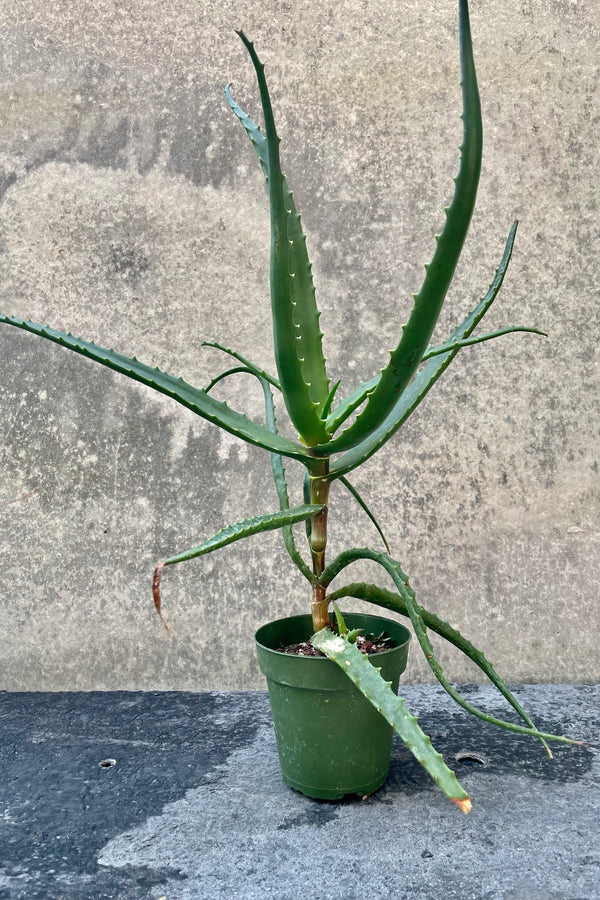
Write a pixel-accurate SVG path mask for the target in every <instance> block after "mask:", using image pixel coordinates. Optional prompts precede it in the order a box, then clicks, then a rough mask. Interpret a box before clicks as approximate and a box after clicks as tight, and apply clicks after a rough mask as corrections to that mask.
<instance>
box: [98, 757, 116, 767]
mask: <svg viewBox="0 0 600 900" xmlns="http://www.w3.org/2000/svg"><path fill="white" fill-rule="evenodd" d="M116 764H117V761H116V759H101V760H100V762H99V763H98V765H99V766H100V768H101V769H112V767H113V766H116Z"/></svg>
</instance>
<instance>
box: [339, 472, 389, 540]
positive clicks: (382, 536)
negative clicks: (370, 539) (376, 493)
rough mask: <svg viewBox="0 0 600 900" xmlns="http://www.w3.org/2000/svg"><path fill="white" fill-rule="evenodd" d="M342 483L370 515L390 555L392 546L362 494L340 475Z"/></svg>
mask: <svg viewBox="0 0 600 900" xmlns="http://www.w3.org/2000/svg"><path fill="white" fill-rule="evenodd" d="M340 481H341V483H342V484H343V485H344V487H345V488H347V490H349V491H350V493H351V494H352V496H353V497H354V499H355V500H356V501H357V503H358V504H359V506H361V507H362V509H363V510H364V512H365V513H366V514H367V515H368V517H369V518H370V520H371V522H372V523H373V525H374V526H375V528H376V529H377V531H378V533H379V537H380V538H381V540H382V541H383V543H384V546H385V549H386V550H387V552H388V553H389V552H390V546H389V544H388V542H387V540H386V537H385V534H384V533H383V530H382V528H381V525H380V524H379V522H378V521H377V519H376V518H375V516H374V515H373V513H372V512H371V510H370V509H369V507H368V506H367V504H366V503H365V501H364V500H363V498H362V497H361V496H360V494H359V493H358V491H357V490H356V488H355V487H354V486H353V485H351V484H350V482H349V481H348V479H347V478H344V476H343V475H340Z"/></svg>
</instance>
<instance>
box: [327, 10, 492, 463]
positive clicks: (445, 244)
mask: <svg viewBox="0 0 600 900" xmlns="http://www.w3.org/2000/svg"><path fill="white" fill-rule="evenodd" d="M459 37H460V62H461V75H462V81H461V85H462V98H463V115H462V118H463V122H464V130H463V142H462V145H461V160H460V168H459V172H458V175H457V176H456V178H455V191H454V197H453V199H452V203H451V204H450V206H449V207H448V208H447V210H446V216H447V218H446V223H445V225H444V228H443V230H442V233H441V234H440V235H439V237H438V238H437V246H436V249H435V253H434V255H433V259H432V260H431V263H430V264H429V265H428V266H426V274H425V279H424V281H423V285H422V287H421V290H420V291H419V293H418V294H415V296H414V306H413V309H412V312H411V314H410V317H409V319H408V322H407V323H406V325H404V326H403V328H402V338H401V340H400V342H399V344H398V346H397V347H396V349H395V350H393V351H392V352H391V354H390V361H389V363H388V365H387V366H386V367H385V369H383V371H382V373H381V377H380V378H379V380H378V382H377V386H376V387H375V389H374V390H373V391H372V392H371V393H369V395H368V397H367V402H366V405H365V408H364V409H363V410H361V412H360V413H359V414H358V416H357V417H356V420H355V421H354V422H353V424H352V425H351V426H350V427H349V428H347V429H346V430H345V431H343V432H342V434H341V435H340V436H339V437H336V438H334V439H333V440H332V441H331V442H329V443H327V444H325V445H323V446H321V447H316V448H314V449H313V452H314V453H315V455H322V456H329V455H331V454H332V453H339V452H340V451H343V450H349V449H351V448H352V447H354V446H355V445H356V444H358V443H360V442H361V441H362V440H364V439H365V438H366V437H368V436H369V435H370V434H372V432H373V431H375V430H376V429H377V428H379V427H380V426H381V425H382V423H383V422H384V421H385V419H386V418H387V416H388V415H390V413H391V412H392V411H393V409H394V407H395V406H396V404H397V403H398V400H399V398H400V397H401V395H402V393H403V392H404V390H405V389H406V387H407V386H408V384H409V383H410V381H411V379H412V377H413V376H414V374H415V372H416V371H417V368H418V366H419V364H420V362H421V358H422V356H423V353H424V352H425V350H426V348H427V344H428V343H429V340H430V338H431V335H432V334H433V330H434V328H435V325H436V322H437V320H438V316H439V314H440V311H441V308H442V305H443V303H444V299H445V297H446V293H447V291H448V288H449V287H450V282H451V281H452V277H453V275H454V271H455V269H456V265H457V263H458V259H459V257H460V254H461V251H462V247H463V244H464V241H465V237H466V235H467V231H468V229H469V224H470V221H471V215H472V213H473V208H474V206H475V197H476V195H477V186H478V183H479V174H480V171H481V152H482V145H483V132H482V124H481V106H480V102H479V91H478V89H477V78H476V75H475V64H474V61H473V48H472V45H471V32H470V27H469V11H468V6H467V0H459Z"/></svg>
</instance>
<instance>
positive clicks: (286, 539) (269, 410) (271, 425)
mask: <svg viewBox="0 0 600 900" xmlns="http://www.w3.org/2000/svg"><path fill="white" fill-rule="evenodd" d="M238 373H244V374H246V375H254V377H255V378H257V379H258V380H259V382H260V385H261V387H262V389H263V394H264V397H265V418H266V425H267V428H268V429H269V431H270V432H271V434H277V433H278V431H277V420H276V418H275V404H274V402H273V394H272V391H271V388H270V386H269V382H268V381H267V380H266V379H265V378H263V377H262V375H260V374H259V373H258V372H257V371H256V368H255V367H253V368H252V369H249V368H248V367H247V366H235V367H234V368H233V369H228V370H227V371H226V372H221V374H220V375H217V376H216V377H215V378H213V380H212V381H211V382H210V384H209V385H208V387H207V388H206V391H207V393H208V391H210V390H211V388H213V387H214V386H215V384H218V382H219V381H221V380H223V379H224V378H227V377H228V376H229V375H235V374H238ZM270 457H271V471H272V473H273V480H274V482H275V490H276V491H277V497H278V498H279V508H280V509H289V508H290V501H289V496H288V487H287V480H286V477H285V468H284V466H283V458H282V457H281V455H280V454H279V453H271V454H270ZM307 521H309V520H307ZM281 533H282V536H283V543H284V545H285V548H286V550H287V552H288V554H289V556H290V558H291V560H292V562H293V563H294V565H296V566H297V567H298V569H299V570H300V571H301V572H302V574H303V575H304V577H305V578H307V579H308V581H310V583H311V584H314V582H315V580H316V579H315V576H314V575H313V573H312V572H311V570H310V569H309V567H308V566H307V565H306V563H305V562H304V560H303V559H302V557H301V556H300V553H299V552H298V550H297V548H296V542H295V540H294V533H293V531H292V526H291V525H283V526H282V529H281Z"/></svg>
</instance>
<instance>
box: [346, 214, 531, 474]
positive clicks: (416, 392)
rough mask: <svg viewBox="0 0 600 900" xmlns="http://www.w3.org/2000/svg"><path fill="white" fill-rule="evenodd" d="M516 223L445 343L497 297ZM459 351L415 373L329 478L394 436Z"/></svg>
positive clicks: (465, 331)
mask: <svg viewBox="0 0 600 900" xmlns="http://www.w3.org/2000/svg"><path fill="white" fill-rule="evenodd" d="M517 224H518V223H517V222H514V223H513V226H512V228H511V229H510V233H509V235H508V239H507V241H506V246H505V248H504V253H503V256H502V260H501V261H500V265H499V266H498V268H497V270H496V274H495V276H494V279H493V281H492V283H491V285H490V286H489V288H488V290H487V292H486V293H485V295H484V297H482V299H481V300H480V301H479V303H478V304H477V306H475V307H474V308H473V309H472V310H471V312H470V313H469V314H468V315H467V316H466V317H465V319H464V320H463V321H462V322H461V324H460V325H458V326H457V327H456V328H455V329H454V331H453V332H452V334H451V335H450V338H449V339H448V341H447V343H448V344H453V343H456V342H457V341H460V340H463V339H464V338H467V337H469V335H471V334H472V332H473V331H474V330H475V328H476V327H477V325H478V324H479V322H480V321H481V320H482V318H483V317H484V315H485V314H486V312H487V311H488V309H489V308H490V306H491V305H492V303H493V302H494V300H495V299H496V297H497V296H498V292H499V291H500V288H501V287H502V282H503V281H504V276H505V275H506V270H507V268H508V264H509V262H510V258H511V255H512V251H513V246H514V242H515V235H516V232H517ZM459 351H460V347H456V348H455V349H454V350H448V351H447V352H446V353H442V354H440V355H439V356H437V357H435V358H434V359H432V360H431V361H430V362H428V363H427V365H426V366H425V367H424V368H423V369H421V371H420V372H419V373H418V374H417V376H416V378H415V379H414V381H413V382H412V383H411V384H410V385H409V387H408V388H407V389H406V391H405V392H404V394H403V395H402V397H401V398H400V401H399V403H398V404H397V405H396V407H395V408H394V409H393V410H392V412H391V413H390V414H389V415H388V416H387V418H386V419H385V420H384V422H383V423H382V424H381V425H380V426H379V428H377V429H376V430H375V431H374V432H373V433H372V434H370V435H369V437H368V438H366V439H365V440H364V441H362V442H361V444H359V445H358V446H357V447H353V448H352V450H349V451H347V452H346V453H344V454H343V456H341V457H340V458H339V459H338V460H337V462H336V463H335V464H334V465H333V466H332V467H331V474H332V476H333V477H334V478H335V477H339V476H340V475H345V474H347V473H348V472H350V471H352V469H355V468H356V467H357V466H359V465H361V464H362V463H363V462H365V460H367V459H368V458H369V457H370V456H372V455H373V454H374V453H375V452H376V451H377V450H379V448H380V447H382V446H383V444H385V443H386V441H388V440H389V439H390V438H391V437H392V435H394V434H395V433H396V431H397V430H398V428H400V426H401V425H402V424H403V423H404V422H405V421H406V420H407V419H408V417H409V416H410V415H411V413H413V412H414V411H415V409H416V408H417V406H418V405H419V403H420V402H421V400H423V398H424V397H425V396H426V395H427V393H428V392H429V391H430V390H431V388H432V387H433V385H434V384H435V382H436V381H437V380H438V378H439V377H440V376H441V375H442V374H443V373H444V372H445V370H446V369H447V368H448V366H449V365H450V363H451V362H452V360H453V359H454V358H455V356H456V354H457V353H459Z"/></svg>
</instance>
